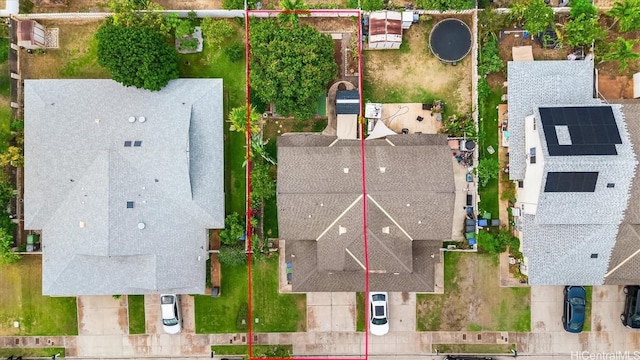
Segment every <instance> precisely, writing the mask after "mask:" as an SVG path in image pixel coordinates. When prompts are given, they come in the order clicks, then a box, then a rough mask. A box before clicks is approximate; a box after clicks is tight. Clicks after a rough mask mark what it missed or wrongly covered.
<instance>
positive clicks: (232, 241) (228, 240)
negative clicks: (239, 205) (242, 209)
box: [220, 213, 246, 245]
mask: <svg viewBox="0 0 640 360" xmlns="http://www.w3.org/2000/svg"><path fill="white" fill-rule="evenodd" d="M245 231H246V229H245V225H244V219H243V218H242V217H241V216H240V215H238V213H233V214H229V215H227V217H226V218H225V219H224V229H222V230H220V241H221V242H222V243H223V244H225V245H236V244H237V243H238V239H240V238H242V236H244V233H245Z"/></svg>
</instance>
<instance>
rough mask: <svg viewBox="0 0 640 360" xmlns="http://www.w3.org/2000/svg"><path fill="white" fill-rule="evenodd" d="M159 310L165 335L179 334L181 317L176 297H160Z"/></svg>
mask: <svg viewBox="0 0 640 360" xmlns="http://www.w3.org/2000/svg"><path fill="white" fill-rule="evenodd" d="M160 310H161V312H162V328H163V329H164V331H165V332H166V333H167V334H179V333H180V330H182V316H180V302H179V301H178V296H177V295H175V294H162V295H160Z"/></svg>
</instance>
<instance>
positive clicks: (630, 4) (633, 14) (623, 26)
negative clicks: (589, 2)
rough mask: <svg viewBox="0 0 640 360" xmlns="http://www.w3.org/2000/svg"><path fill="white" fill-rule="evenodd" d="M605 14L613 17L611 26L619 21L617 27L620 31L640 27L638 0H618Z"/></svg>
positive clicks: (639, 2) (639, 4) (639, 1)
mask: <svg viewBox="0 0 640 360" xmlns="http://www.w3.org/2000/svg"><path fill="white" fill-rule="evenodd" d="M607 15H609V16H612V17H614V18H615V21H614V22H613V24H611V27H613V26H614V25H615V24H616V23H617V22H620V24H619V25H618V28H619V29H620V31H622V32H627V31H633V30H638V29H640V0H622V1H620V0H618V1H616V2H615V3H614V4H613V7H612V8H611V10H609V12H607ZM611 27H610V28H611Z"/></svg>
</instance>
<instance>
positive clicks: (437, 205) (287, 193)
mask: <svg viewBox="0 0 640 360" xmlns="http://www.w3.org/2000/svg"><path fill="white" fill-rule="evenodd" d="M389 139H390V141H391V142H392V143H393V144H394V145H395V146H392V145H391V144H389V142H387V141H385V140H369V141H367V142H366V143H365V159H366V175H367V176H366V178H367V182H366V184H367V194H368V196H367V198H366V201H367V238H368V247H367V251H368V260H369V269H370V270H372V271H380V272H379V273H374V274H371V279H372V280H371V281H372V284H376V285H377V286H379V287H378V288H380V289H387V290H388V291H395V290H394V289H399V290H398V291H400V290H402V291H423V292H427V291H433V267H434V263H435V262H436V261H437V260H438V256H439V252H438V251H437V249H439V247H440V246H441V242H442V241H443V240H446V239H449V238H450V237H451V228H452V217H453V204H454V200H455V189H454V182H453V159H452V156H451V151H450V149H449V148H448V146H447V143H446V137H444V136H441V135H427V134H424V135H415V136H407V135H399V136H394V137H389ZM334 140H335V137H326V136H322V135H310V134H296V135H293V134H288V135H284V136H281V137H280V138H279V139H278V159H279V164H278V221H279V233H280V238H282V239H284V240H286V241H287V253H288V255H287V256H290V254H295V257H292V258H291V261H293V267H294V270H293V273H294V275H293V290H294V291H356V290H362V289H363V288H364V268H363V265H364V264H365V258H364V243H363V213H362V206H363V203H364V198H363V196H362V168H361V148H360V141H349V140H340V141H338V142H336V143H334V142H333V141H334ZM307 144H308V145H307ZM329 144H333V145H332V146H328V145H329ZM345 169H348V170H345ZM316 240H317V241H316ZM428 240H432V241H428ZM290 243H291V245H289V244H290ZM434 249H435V250H434ZM427 253H428V254H427ZM425 254H427V255H425ZM431 254H435V255H434V257H433V258H432V257H431ZM382 271H384V272H386V274H384V273H381V272H382ZM394 273H397V274H398V275H395V274H394ZM374 279H375V280H374ZM399 279H402V280H399Z"/></svg>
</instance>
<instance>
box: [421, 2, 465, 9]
mask: <svg viewBox="0 0 640 360" xmlns="http://www.w3.org/2000/svg"><path fill="white" fill-rule="evenodd" d="M417 5H418V7H419V8H422V9H426V10H438V11H447V10H464V9H471V8H473V2H472V1H469V0H418V1H417Z"/></svg>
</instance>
